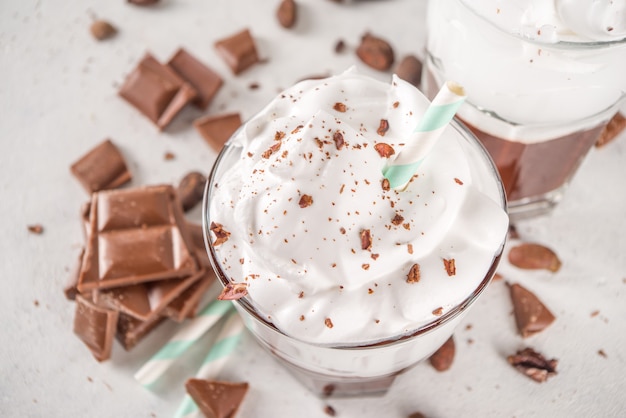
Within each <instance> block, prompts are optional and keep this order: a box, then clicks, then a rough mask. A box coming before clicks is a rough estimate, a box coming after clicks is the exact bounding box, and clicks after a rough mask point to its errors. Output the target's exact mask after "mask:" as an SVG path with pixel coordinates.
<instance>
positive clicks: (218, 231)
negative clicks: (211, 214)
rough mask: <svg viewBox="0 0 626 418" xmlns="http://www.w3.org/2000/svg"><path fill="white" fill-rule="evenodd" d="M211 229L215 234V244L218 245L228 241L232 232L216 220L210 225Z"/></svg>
mask: <svg viewBox="0 0 626 418" xmlns="http://www.w3.org/2000/svg"><path fill="white" fill-rule="evenodd" d="M209 230H210V231H211V232H213V233H214V234H215V238H216V239H215V241H214V242H213V246H214V247H217V246H218V245H221V244H223V243H225V242H226V241H228V237H229V236H230V232H228V231H226V230H225V229H224V227H223V226H222V224H218V223H216V222H211V225H210V226H209Z"/></svg>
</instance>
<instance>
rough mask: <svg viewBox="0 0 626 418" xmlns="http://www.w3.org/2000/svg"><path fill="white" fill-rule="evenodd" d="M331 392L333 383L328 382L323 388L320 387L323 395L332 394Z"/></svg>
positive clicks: (333, 386)
mask: <svg viewBox="0 0 626 418" xmlns="http://www.w3.org/2000/svg"><path fill="white" fill-rule="evenodd" d="M333 392H335V385H333V384H331V383H329V384H327V385H326V386H324V388H323V389H322V394H323V395H324V396H330V395H332V394H333Z"/></svg>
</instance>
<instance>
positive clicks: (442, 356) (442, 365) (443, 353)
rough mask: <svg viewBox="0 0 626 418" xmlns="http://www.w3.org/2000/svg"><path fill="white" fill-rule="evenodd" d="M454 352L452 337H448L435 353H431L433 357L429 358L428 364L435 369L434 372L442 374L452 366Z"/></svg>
mask: <svg viewBox="0 0 626 418" xmlns="http://www.w3.org/2000/svg"><path fill="white" fill-rule="evenodd" d="M455 352H456V348H455V345H454V337H450V338H448V340H447V341H446V342H445V343H443V345H442V346H441V347H439V349H438V350H437V351H435V352H434V353H433V355H431V356H430V358H429V359H428V361H429V362H430V365H431V366H433V367H434V368H435V370H437V371H438V372H444V371H446V370H448V369H449V368H450V366H452V362H453V361H454V354H455Z"/></svg>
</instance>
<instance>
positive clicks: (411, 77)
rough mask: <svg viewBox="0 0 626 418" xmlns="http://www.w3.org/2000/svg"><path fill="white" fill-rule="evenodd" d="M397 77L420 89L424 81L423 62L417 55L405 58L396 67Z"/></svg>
mask: <svg viewBox="0 0 626 418" xmlns="http://www.w3.org/2000/svg"><path fill="white" fill-rule="evenodd" d="M396 75H397V76H398V77H400V78H401V79H403V80H404V81H408V82H409V83H411V84H413V85H414V86H415V87H419V85H420V82H421V81H422V61H420V60H419V58H417V57H416V56H415V55H407V56H405V57H404V58H402V61H400V64H398V66H397V67H396Z"/></svg>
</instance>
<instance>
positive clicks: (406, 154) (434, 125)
mask: <svg viewBox="0 0 626 418" xmlns="http://www.w3.org/2000/svg"><path fill="white" fill-rule="evenodd" d="M463 101H465V91H464V90H463V87H461V86H460V85H459V84H457V83H455V82H452V81H448V82H446V83H445V84H444V85H443V86H442V87H441V90H439V93H437V96H435V98H434V99H433V101H432V103H431V104H430V106H429V107H428V109H426V112H424V115H423V116H422V119H421V120H420V121H419V123H418V124H417V126H416V127H415V130H414V131H413V135H411V138H410V140H409V141H407V143H406V145H405V146H404V148H403V149H402V151H401V152H400V153H399V154H398V156H397V157H396V159H395V160H394V161H393V162H391V163H390V164H389V166H387V167H385V169H384V170H383V175H384V176H385V178H386V179H387V180H389V185H390V186H391V187H392V188H394V189H396V190H401V189H404V187H405V186H406V185H407V183H408V182H409V180H411V177H413V175H414V174H415V171H416V170H417V168H418V167H419V166H420V164H421V163H422V161H423V160H424V157H426V155H428V153H429V152H430V150H431V149H432V147H433V146H434V145H435V143H436V142H437V139H438V138H439V136H440V135H441V133H442V132H443V130H444V129H445V127H446V126H447V125H448V123H450V121H451V120H452V118H453V117H454V115H455V113H456V111H457V110H458V108H459V107H460V106H461V104H463Z"/></svg>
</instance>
